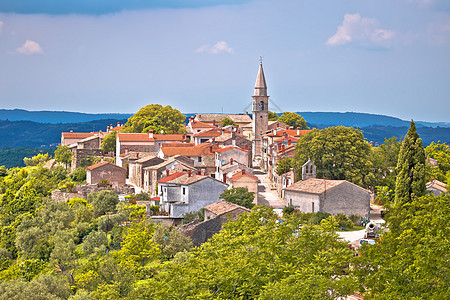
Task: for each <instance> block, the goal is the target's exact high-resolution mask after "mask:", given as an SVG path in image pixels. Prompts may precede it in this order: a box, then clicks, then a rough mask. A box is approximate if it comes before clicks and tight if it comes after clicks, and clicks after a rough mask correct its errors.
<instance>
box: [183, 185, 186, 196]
mask: <svg viewBox="0 0 450 300" xmlns="http://www.w3.org/2000/svg"><path fill="white" fill-rule="evenodd" d="M183 195H186V188H185V187H183Z"/></svg>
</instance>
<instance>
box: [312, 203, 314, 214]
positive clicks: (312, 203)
mask: <svg viewBox="0 0 450 300" xmlns="http://www.w3.org/2000/svg"><path fill="white" fill-rule="evenodd" d="M311 210H312V212H314V202H313V203H311Z"/></svg>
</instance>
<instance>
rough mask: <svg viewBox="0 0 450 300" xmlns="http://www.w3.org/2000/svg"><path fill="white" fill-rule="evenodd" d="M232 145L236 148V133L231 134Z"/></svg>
mask: <svg viewBox="0 0 450 300" xmlns="http://www.w3.org/2000/svg"><path fill="white" fill-rule="evenodd" d="M231 145H233V147H235V146H236V133H234V132H232V133H231Z"/></svg>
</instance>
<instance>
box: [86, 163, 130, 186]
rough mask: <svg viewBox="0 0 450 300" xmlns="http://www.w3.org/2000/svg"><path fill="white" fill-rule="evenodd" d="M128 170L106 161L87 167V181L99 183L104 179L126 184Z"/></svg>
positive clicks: (116, 183) (114, 183) (113, 182)
mask: <svg viewBox="0 0 450 300" xmlns="http://www.w3.org/2000/svg"><path fill="white" fill-rule="evenodd" d="M126 179H127V171H126V170H125V169H124V168H122V167H119V166H116V165H114V164H112V163H110V162H107V161H104V162H101V163H98V164H95V165H92V166H89V167H87V168H86V182H87V183H88V184H97V183H99V182H100V181H102V180H108V182H109V183H111V184H113V185H118V186H121V185H125V184H126Z"/></svg>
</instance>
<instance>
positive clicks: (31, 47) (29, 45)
mask: <svg viewBox="0 0 450 300" xmlns="http://www.w3.org/2000/svg"><path fill="white" fill-rule="evenodd" d="M16 52H17V53H19V54H25V55H32V54H42V53H44V51H42V48H41V46H40V45H39V44H38V43H36V42H33V41H30V40H26V41H25V44H23V45H22V46H20V47H19V48H17V49H16Z"/></svg>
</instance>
